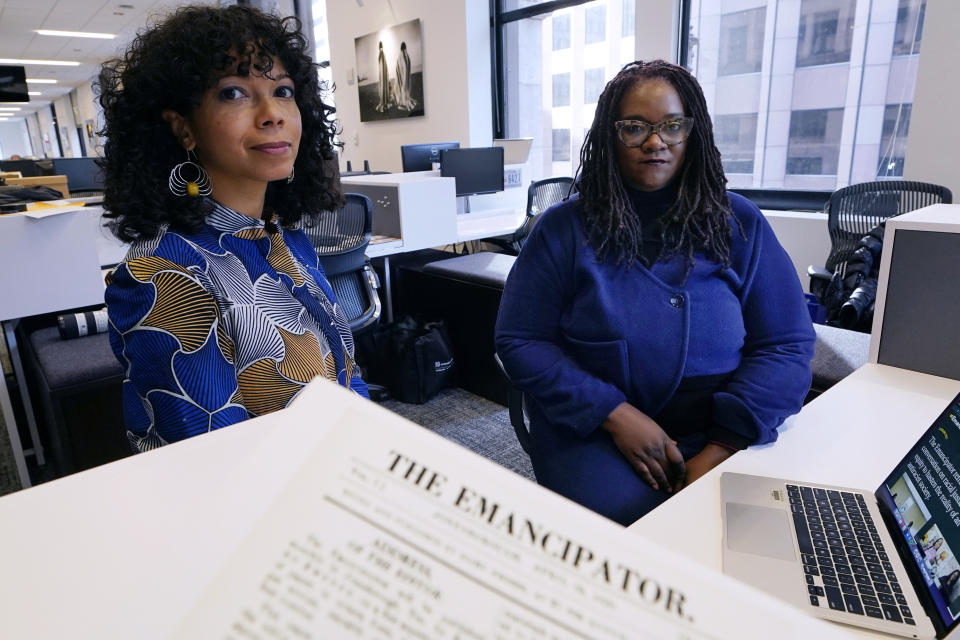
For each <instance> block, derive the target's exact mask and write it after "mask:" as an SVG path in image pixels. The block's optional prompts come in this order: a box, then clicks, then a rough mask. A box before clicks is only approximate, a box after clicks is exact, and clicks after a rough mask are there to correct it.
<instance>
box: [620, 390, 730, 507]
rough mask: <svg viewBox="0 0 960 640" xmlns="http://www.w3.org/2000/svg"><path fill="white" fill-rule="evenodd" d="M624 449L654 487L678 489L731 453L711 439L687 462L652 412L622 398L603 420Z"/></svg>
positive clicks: (623, 452)
mask: <svg viewBox="0 0 960 640" xmlns="http://www.w3.org/2000/svg"><path fill="white" fill-rule="evenodd" d="M603 428H604V429H606V430H607V431H608V432H609V433H610V435H611V436H612V437H613V441H614V443H615V444H616V445H617V448H618V449H620V453H622V454H623V456H624V457H625V458H626V459H627V461H628V462H629V463H630V465H631V466H632V467H633V468H634V469H635V470H636V472H637V473H638V474H639V475H640V477H641V478H643V481H644V482H646V483H647V484H649V485H650V486H651V487H653V488H654V489H663V490H664V491H666V492H667V493H676V492H677V491H680V489H683V488H684V487H685V486H686V485H688V484H690V483H691V482H693V481H694V480H696V479H697V478H699V477H700V476H702V475H703V474H705V473H707V472H708V471H710V469H713V468H714V467H715V466H717V465H718V464H720V463H721V462H723V461H724V460H726V459H727V458H729V457H730V454H731V453H732V452H731V451H730V450H729V449H726V448H725V447H721V446H719V445H716V444H713V443H709V444H707V445H706V446H705V447H704V448H703V450H702V451H700V453H698V454H697V455H695V456H693V457H692V458H690V459H689V460H687V461H686V462H684V460H683V454H682V453H680V449H678V448H677V442H676V440H673V439H672V438H671V437H670V436H668V435H667V433H666V432H665V431H664V430H663V429H661V428H660V425H658V424H657V423H656V422H655V421H654V420H653V419H652V418H651V417H650V416H648V415H647V414H645V413H643V412H642V411H640V410H639V409H637V408H636V407H634V406H633V405H631V404H629V403H627V402H622V403H620V404H619V405H618V406H617V408H616V409H614V410H613V411H611V412H610V415H609V416H607V419H606V420H604V421H603Z"/></svg>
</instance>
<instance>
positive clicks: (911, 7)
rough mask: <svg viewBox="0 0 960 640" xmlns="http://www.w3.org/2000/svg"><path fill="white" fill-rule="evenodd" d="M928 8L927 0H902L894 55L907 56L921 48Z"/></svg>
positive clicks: (898, 15) (895, 32) (898, 11)
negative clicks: (924, 20)
mask: <svg viewBox="0 0 960 640" xmlns="http://www.w3.org/2000/svg"><path fill="white" fill-rule="evenodd" d="M926 10H927V2H926V0H900V4H899V6H898V7H897V26H896V28H895V30H894V35H893V55H895V56H907V55H911V54H914V53H917V52H918V51H919V50H920V38H921V36H923V16H924V14H925V13H926Z"/></svg>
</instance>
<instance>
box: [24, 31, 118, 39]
mask: <svg viewBox="0 0 960 640" xmlns="http://www.w3.org/2000/svg"><path fill="white" fill-rule="evenodd" d="M37 33H39V34H40V35H42V36H60V37H63V38H98V39H100V40H113V39H114V38H116V37H117V36H116V34H114V33H92V32H90V31H56V30H54V29H37Z"/></svg>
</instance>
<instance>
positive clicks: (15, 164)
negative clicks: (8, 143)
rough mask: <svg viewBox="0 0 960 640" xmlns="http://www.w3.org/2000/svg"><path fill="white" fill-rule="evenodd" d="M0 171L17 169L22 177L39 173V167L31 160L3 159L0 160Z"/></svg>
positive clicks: (31, 176) (30, 176) (29, 176)
mask: <svg viewBox="0 0 960 640" xmlns="http://www.w3.org/2000/svg"><path fill="white" fill-rule="evenodd" d="M0 171H19V172H20V175H21V176H22V177H24V178H35V177H37V176H39V175H40V167H38V166H37V163H36V162H34V161H33V160H4V161H2V162H0Z"/></svg>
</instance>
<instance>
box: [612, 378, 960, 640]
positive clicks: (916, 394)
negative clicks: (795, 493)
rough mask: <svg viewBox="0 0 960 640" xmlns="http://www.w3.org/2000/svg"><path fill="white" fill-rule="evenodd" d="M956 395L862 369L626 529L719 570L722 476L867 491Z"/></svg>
mask: <svg viewBox="0 0 960 640" xmlns="http://www.w3.org/2000/svg"><path fill="white" fill-rule="evenodd" d="M957 393H960V381H957V380H948V379H945V378H937V377H934V376H928V375H925V374H922V373H915V372H913V371H906V370H903V369H894V368H891V367H886V366H884V365H879V364H866V365H864V366H863V367H861V368H860V369H858V370H857V371H855V372H854V373H853V374H851V375H850V376H849V377H847V378H845V379H844V380H842V381H840V382H839V383H838V384H836V385H835V386H833V387H831V388H830V389H829V390H828V391H827V392H826V393H824V394H823V395H821V396H820V397H818V398H817V399H816V400H814V401H813V402H811V403H810V404H808V405H807V406H805V407H804V408H803V410H802V411H801V412H800V413H799V414H798V415H796V416H794V417H792V418H790V419H788V420H787V422H786V423H785V424H784V426H783V427H781V429H780V437H779V439H778V440H777V442H775V443H773V444H772V445H764V446H762V447H752V448H750V449H748V450H746V451H742V452H740V453H737V454H736V455H734V456H732V457H731V458H729V459H727V460H726V461H725V462H724V463H723V464H721V465H719V466H718V467H716V468H715V469H713V470H711V471H710V473H708V474H706V475H705V476H703V477H702V478H701V479H700V480H698V481H697V482H695V483H694V484H692V485H691V486H689V487H687V488H685V489H684V490H683V491H681V492H680V493H679V494H677V496H676V497H674V498H671V499H670V500H667V501H666V502H665V503H663V504H662V505H661V506H660V507H657V508H656V509H654V510H653V511H651V512H650V513H649V514H648V515H646V516H645V517H643V518H642V519H640V520H638V521H637V522H635V523H634V524H633V525H631V526H630V530H631V531H634V532H636V533H637V534H638V535H642V536H644V537H646V538H648V539H650V540H653V541H655V542H658V543H661V544H663V545H665V546H668V547H670V548H671V549H675V550H682V553H683V554H684V555H686V556H687V557H689V558H691V559H693V560H695V561H697V562H701V563H703V564H704V565H705V566H707V567H710V568H711V569H715V570H717V571H722V568H723V562H722V557H721V548H720V545H721V539H722V529H721V522H720V482H719V479H720V474H721V473H723V472H724V471H735V472H737V473H750V474H756V475H766V476H773V477H782V478H786V479H791V480H800V481H811V482H818V483H824V484H833V485H839V486H847V487H857V488H862V489H867V490H870V491H872V490H873V489H875V488H876V487H878V486H880V483H881V482H883V480H884V479H885V478H886V477H887V474H889V473H890V471H891V470H892V469H893V468H894V466H895V465H896V464H897V463H898V462H900V460H901V459H902V458H903V456H904V455H906V453H907V451H908V450H909V449H910V447H911V446H912V445H913V444H914V443H915V442H916V440H917V439H918V438H919V437H920V436H921V435H922V433H923V432H924V431H925V430H926V429H927V428H928V427H929V426H930V424H931V423H933V421H934V419H935V418H936V417H937V416H938V415H940V412H941V411H943V409H944V407H946V406H947V403H948V402H950V400H952V399H953V397H954V396H955V395H956V394H957ZM857 633H858V634H860V635H861V636H862V637H865V638H866V637H884V638H887V637H890V636H886V635H880V634H871V633H869V632H866V631H863V632H857Z"/></svg>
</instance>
